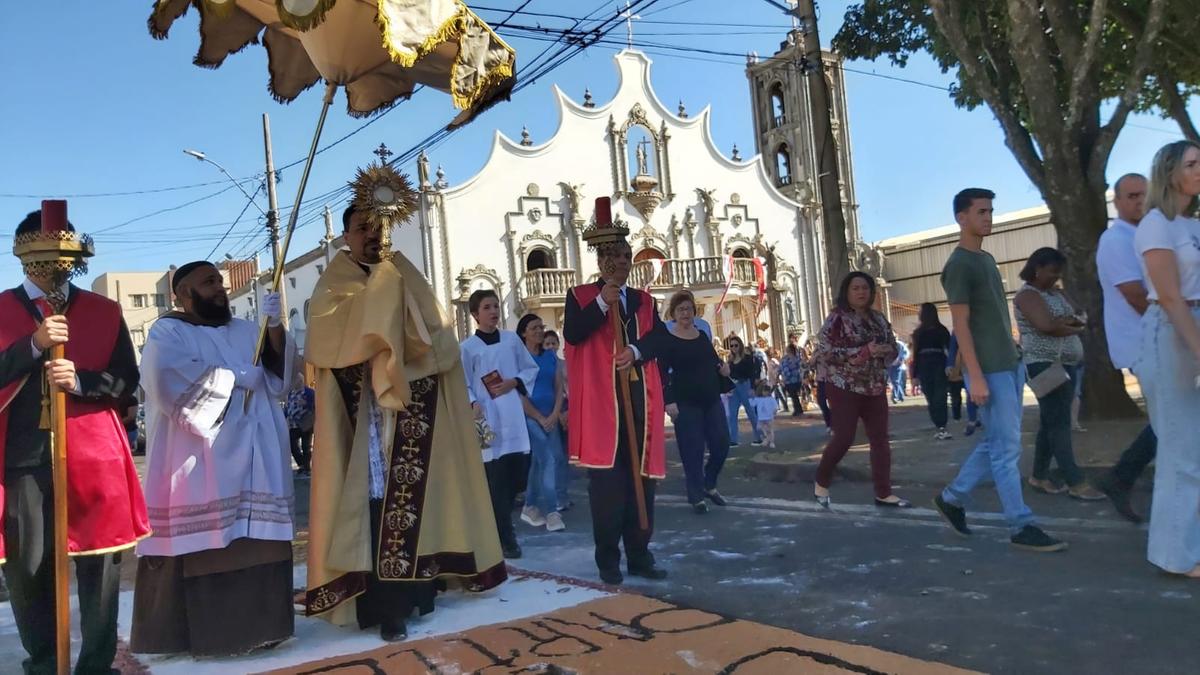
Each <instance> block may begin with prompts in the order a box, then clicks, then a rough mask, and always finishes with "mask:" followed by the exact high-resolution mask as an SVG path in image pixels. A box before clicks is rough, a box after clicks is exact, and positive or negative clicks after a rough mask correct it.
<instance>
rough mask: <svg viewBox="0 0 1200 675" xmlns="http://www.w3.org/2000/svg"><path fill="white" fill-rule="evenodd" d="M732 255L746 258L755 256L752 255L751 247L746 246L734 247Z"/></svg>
mask: <svg viewBox="0 0 1200 675" xmlns="http://www.w3.org/2000/svg"><path fill="white" fill-rule="evenodd" d="M732 255H733V257H735V258H746V259H749V258H753V257H754V256H752V255H750V249H748V248H746V247H744V246H739V247H738V248H735V249H733V253H732Z"/></svg>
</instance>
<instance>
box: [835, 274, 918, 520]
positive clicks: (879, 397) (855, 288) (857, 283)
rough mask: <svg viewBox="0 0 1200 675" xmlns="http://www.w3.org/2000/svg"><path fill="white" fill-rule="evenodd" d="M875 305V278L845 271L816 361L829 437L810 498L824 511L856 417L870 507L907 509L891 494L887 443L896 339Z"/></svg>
mask: <svg viewBox="0 0 1200 675" xmlns="http://www.w3.org/2000/svg"><path fill="white" fill-rule="evenodd" d="M874 305H875V280H874V279H872V278H871V277H870V276H869V275H867V274H863V273H862V272H851V273H850V274H848V275H847V276H846V278H845V279H843V280H842V285H841V289H840V290H839V291H838V298H837V307H836V308H835V309H834V310H833V313H831V314H830V315H829V318H828V319H826V320H825V325H824V326H822V327H821V334H820V337H819V342H818V346H817V353H816V359H817V361H818V362H819V363H820V364H821V366H822V370H823V371H824V373H825V389H826V394H827V395H828V397H829V407H830V408H831V412H832V418H833V419H832V428H833V438H831V439H829V444H828V445H826V446H825V452H824V454H822V455H821V464H820V466H818V467H817V482H816V486H815V488H814V489H813V494H814V496H815V497H816V499H817V503H818V504H820V505H821V506H824V507H825V508H829V504H830V500H829V485H830V483H832V482H833V470H834V468H835V467H837V464H838V462H840V461H842V458H843V457H845V456H846V452H847V451H848V450H849V449H850V445H851V444H852V443H853V442H854V434H855V432H856V431H857V430H858V420H859V419H862V421H863V424H864V425H865V426H866V428H867V439H868V440H869V441H870V443H871V477H872V479H873V481H874V483H875V503H876V504H877V505H879V506H893V507H904V508H907V507H910V506H912V504H911V503H909V502H908V501H907V500H904V499H901V498H899V497H897V496H896V495H894V494H892V482H891V473H892V448H891V444H890V443H889V442H888V402H887V367H888V364H889V363H891V362H892V361H893V360H895V358H896V354H897V350H896V336H895V335H894V334H893V333H892V327H891V325H890V324H889V323H888V321H887V319H885V318H884V317H883V315H882V314H880V313H879V312H877V311H875V310H874V309H873V307H874Z"/></svg>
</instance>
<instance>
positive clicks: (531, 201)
mask: <svg viewBox="0 0 1200 675" xmlns="http://www.w3.org/2000/svg"><path fill="white" fill-rule="evenodd" d="M614 62H615V65H616V67H617V70H618V74H619V85H618V87H617V91H616V93H615V94H614V96H613V97H612V99H611V100H609V101H608V102H606V103H597V102H594V101H592V100H591V96H590V94H588V95H586V96H585V98H584V100H582V101H576V100H572V99H571V98H570V97H569V96H568V95H567V94H565V93H564V92H563V91H562V90H561V89H559V88H558V87H555V88H554V98H555V101H554V103H555V105H556V107H557V111H558V116H559V125H558V129H557V130H556V132H555V133H554V135H553V137H552V138H550V139H549V140H546V141H545V142H541V143H535V142H533V141H532V140H531V139H530V138H529V136H528V134H527V133H523V134H522V138H521V139H518V140H514V139H511V138H509V137H507V136H505V135H504V134H503V133H501V132H499V131H497V132H496V134H495V136H494V139H493V143H492V147H491V150H490V156H489V157H488V159H487V161H486V162H485V164H484V166H483V168H482V169H481V170H480V171H479V172H478V173H477V174H476V175H474V176H472V177H470V178H469V179H467V180H465V181H463V182H461V183H458V184H451V183H449V182H447V181H446V180H445V177H444V175H442V172H441V171H440V169H439V170H438V171H437V174H436V175H433V176H431V175H430V170H429V167H430V165H431V164H434V165H436V158H427V157H424V156H422V157H421V158H420V160H419V161H418V166H417V183H418V189H419V191H420V200H419V207H418V211H417V213H416V214H415V216H414V217H413V218H412V219H411V220H410V221H409V222H407V223H404V224H403V225H400V226H399V227H397V228H396V231H395V232H394V234H393V242H394V247H395V248H396V249H397V250H399V251H400V252H402V253H403V254H404V255H406V256H407V257H408V258H409V259H410V260H411V261H412V262H413V263H414V264H415V265H416V266H418V267H419V268H421V269H422V270H423V271H424V272H425V275H426V277H427V278H428V280H429V282H430V284H431V285H432V287H433V289H434V292H435V293H436V294H437V296H438V297H439V298H440V299H441V300H442V302H443V306H444V307H445V309H446V312H447V314H448V316H449V317H450V318H451V320H453V321H454V322H455V323H456V325H457V328H458V330H459V332H460V334H461V335H463V336H464V337H465V336H466V335H468V334H470V332H471V331H472V330H474V325H473V323H472V321H471V319H470V316H469V314H468V312H467V299H468V297H469V296H470V294H471V293H472V292H473V291H475V290H477V289H480V288H491V289H494V290H496V292H497V293H498V295H499V296H500V298H501V300H502V303H501V304H502V313H503V325H504V326H506V327H507V328H509V329H512V328H515V326H516V323H517V321H518V319H519V318H520V317H521V315H522V314H524V313H526V312H532V313H536V314H538V315H540V316H541V317H542V318H543V319H544V321H545V323H546V325H547V327H548V328H559V327H561V324H562V317H563V312H564V307H565V297H566V292H567V290H568V289H569V288H570V287H572V286H574V285H576V284H581V283H587V282H589V281H593V280H595V279H597V277H598V270H597V265H596V258H595V255H594V253H593V252H591V251H590V250H588V249H587V247H586V244H585V243H584V242H583V239H582V236H581V235H582V233H583V230H584V229H585V228H586V227H587V226H588V224H589V222H590V221H591V219H592V215H593V214H592V211H593V204H594V200H595V198H596V197H600V196H607V197H610V198H612V201H613V215H614V217H615V218H616V219H618V220H621V221H624V223H625V224H626V225H627V226H628V227H629V229H630V242H631V244H632V246H633V253H634V269H633V272H632V274H631V277H630V282H629V283H630V284H631V285H634V286H637V287H639V288H644V289H646V290H648V291H650V292H651V293H652V294H653V295H654V296H656V297H657V298H658V299H660V301H665V299H666V298H669V297H670V295H671V294H672V293H673V292H674V291H675V290H677V289H680V288H688V289H690V290H691V291H692V292H693V293H695V295H696V297H697V302H698V304H699V305H700V310H701V314H702V316H703V317H704V318H705V319H706V320H708V321H709V322H710V323H711V324H712V325H713V328H714V331H715V332H716V333H717V335H719V336H724V335H728V334H729V333H737V334H739V335H741V336H742V337H743V338H745V339H748V340H754V339H757V338H763V339H765V340H766V341H768V342H769V343H771V344H774V345H782V344H785V343H786V340H787V337H788V335H789V334H791V333H800V334H802V335H803V334H806V333H807V334H811V332H812V331H815V330H816V329H817V328H819V327H820V324H821V322H822V320H823V319H824V316H825V313H826V312H827V311H828V309H829V303H830V293H831V290H830V288H829V282H828V279H827V276H826V274H825V270H826V260H825V250H824V247H823V242H822V239H823V238H822V236H821V234H820V221H819V214H820V208H819V205H816V204H814V203H813V202H812V201H811V200H806V202H807V203H801V202H799V201H796V200H795V199H796V198H799V197H798V195H797V194H796V191H795V189H794V186H791V187H789V185H788V183H787V182H786V181H783V182H781V180H780V177H779V176H775V175H773V174H774V173H775V172H774V171H769V170H768V169H767V167H766V166H765V164H764V162H763V161H762V160H761V159H760V157H758V156H755V157H749V158H745V159H742V158H740V157H738V155H737V151H736V148H735V149H734V152H733V153H732V154H733V156H732V157H727V156H725V154H723V153H722V152H721V151H720V150H719V149H718V148H717V147H716V146H715V144H714V142H713V139H712V135H711V130H710V127H709V121H710V109H709V108H707V107H706V108H705V109H704V110H702V111H701V112H699V113H698V114H696V115H695V116H689V115H688V114H687V113H686V112H685V111H684V109H683V106H682V105H680V106H679V109H678V110H677V111H672V110H669V109H668V108H667V106H665V105H664V104H663V103H662V101H661V100H660V99H659V98H658V96H657V95H656V94H655V92H654V89H653V86H652V83H651V61H650V59H649V58H647V56H646V55H645V54H643V53H642V52H640V51H637V50H624V51H622V52H620V53H618V54H617V55H616V56H615V57H614ZM843 91H844V90H843ZM758 131H759V130H757V129H756V132H758ZM843 133H847V132H843ZM847 159H848V158H847ZM770 161H772V162H774V161H776V158H774V157H772V158H771V160H770ZM802 164H803V162H801V161H799V160H797V165H798V166H797V173H798V174H800V175H803V174H804V173H806V172H805V171H804V168H805V167H803V166H802ZM847 174H848V176H847V178H846V180H848V181H852V180H853V179H852V175H853V174H852V169H851V171H848V172H847ZM785 192H786V193H787V194H785ZM851 194H852V193H851ZM338 216H340V209H339V210H335V212H334V213H333V219H337V218H338ZM331 220H332V219H331ZM327 225H328V226H330V227H328V229H329V230H330V231H329V232H327V237H326V243H324V244H323V245H322V246H321V247H320V248H318V249H317V250H314V251H313V252H311V253H308V254H303V255H301V256H300V257H299V258H297V259H296V260H294V261H293V262H291V263H289V264H288V265H287V266H286V268H285V275H284V279H285V282H284V284H285V290H286V293H287V296H288V298H287V302H288V306H289V307H290V308H291V311H289V314H290V319H291V327H292V330H293V331H295V332H297V333H298V337H299V336H301V335H302V334H303V331H304V328H305V324H306V321H305V319H306V318H307V316H306V315H307V312H306V311H305V306H306V304H307V303H306V302H305V301H306V300H307V299H308V298H309V297H310V296H311V293H312V287H313V285H314V284H315V281H316V278H317V276H319V272H320V270H319V269H317V268H318V267H321V268H323V267H324V266H325V264H326V259H327V257H328V255H329V254H330V249H331V248H333V247H335V246H336V242H334V241H333V237H334V234H335V230H336V231H337V232H340V222H329V223H328V224H327ZM855 229H856V228H855ZM258 286H259V288H258V289H257V290H255V289H252V288H250V287H247V288H245V289H241V290H240V291H238V292H235V293H234V294H233V295H232V296H231V298H230V299H231V302H232V304H233V306H234V310H235V314H236V315H238V316H253V315H254V310H255V305H256V304H257V302H256V298H255V296H259V295H261V293H262V292H263V288H261V287H262V286H265V284H258ZM661 304H664V305H665V302H664V303H661ZM718 307H720V310H719V311H718Z"/></svg>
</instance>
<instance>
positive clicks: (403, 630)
mask: <svg viewBox="0 0 1200 675" xmlns="http://www.w3.org/2000/svg"><path fill="white" fill-rule="evenodd" d="M407 637H408V626H407V625H406V624H405V622H404V619H388V620H386V621H384V622H383V623H381V624H379V639H381V640H383V641H384V642H401V641H403V640H404V639H405V638H407Z"/></svg>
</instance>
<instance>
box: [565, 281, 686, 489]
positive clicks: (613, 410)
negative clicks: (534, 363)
mask: <svg viewBox="0 0 1200 675" xmlns="http://www.w3.org/2000/svg"><path fill="white" fill-rule="evenodd" d="M570 292H571V293H572V294H574V295H575V299H576V300H577V301H578V302H579V306H580V307H587V306H588V305H589V304H590V303H592V302H593V301H595V299H596V296H598V295H600V287H599V286H597V285H596V284H586V285H583V286H576V287H575V288H573V289H571V291H570ZM627 292H628V293H638V294H640V298H641V304H640V306H639V307H638V309H637V325H638V335H637V337H638V339H641V338H643V337H645V336H646V334H647V333H649V332H650V331H651V330H652V329H653V328H654V298H653V297H652V296H651V295H650V294H649V293H646V292H645V291H641V290H636V289H633V288H630V289H628V291H627ZM616 337H617V336H616V333H614V332H613V327H612V323H610V322H608V321H605V322H604V325H603V327H601V328H600V329H599V330H597V331H596V332H595V333H592V335H591V336H590V337H589V338H588V339H587V341H585V342H584V343H583V344H581V345H572V344H570V343H568V344H567V346H566V350H565V351H566V357H567V372H568V373H569V374H570V376H569V377H568V378H567V393H568V398H569V400H570V401H571V406H570V408H569V409H568V412H567V416H568V419H567V422H568V424H567V426H568V428H569V429H571V433H570V434H568V435H567V436H568V454H569V456H570V458H571V462H572V463H574V464H578V465H580V466H583V467H586V468H589V469H611V468H612V466H613V464H614V461H615V460H616V456H617V431H618V429H617V369H616V365H615V364H614V363H613V352H614V351H615V348H616ZM639 375H640V376H639V377H638V379H637V381H635V382H630V383H629V385H630V387H634V388H638V387H640V388H641V390H642V392H643V394H644V395H645V401H646V426H645V428H644V429H642V430H641V432H642V447H644V448H645V452H643V453H642V466H641V470H642V475H643V476H646V477H649V478H664V477H665V476H666V475H667V463H666V451H665V449H664V447H663V414H664V408H663V397H662V379H661V378H660V377H659V372H658V368H656V367H651V368H641V369H639Z"/></svg>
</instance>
